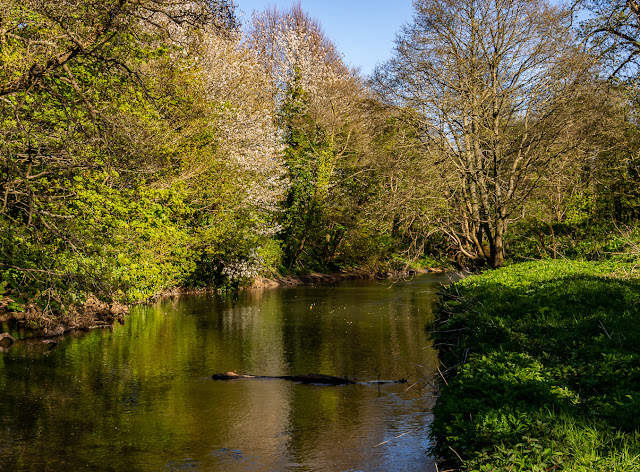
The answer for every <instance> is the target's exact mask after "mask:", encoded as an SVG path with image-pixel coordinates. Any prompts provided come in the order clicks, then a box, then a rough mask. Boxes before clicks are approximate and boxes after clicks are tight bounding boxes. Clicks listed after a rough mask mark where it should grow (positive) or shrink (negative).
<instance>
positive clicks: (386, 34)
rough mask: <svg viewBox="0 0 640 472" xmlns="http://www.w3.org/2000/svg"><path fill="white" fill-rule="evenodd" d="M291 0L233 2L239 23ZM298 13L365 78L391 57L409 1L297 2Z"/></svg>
mask: <svg viewBox="0 0 640 472" xmlns="http://www.w3.org/2000/svg"><path fill="white" fill-rule="evenodd" d="M293 3H294V1H293V0H286V1H285V0H234V4H235V5H237V8H238V10H239V11H238V13H240V12H242V13H244V17H243V18H242V20H243V22H244V21H247V20H248V19H250V18H251V12H252V11H253V10H258V11H261V10H264V9H265V8H266V7H268V6H273V5H276V6H277V7H278V8H283V9H288V8H289V7H291V5H292V4H293ZM301 4H302V9H303V10H304V11H306V12H307V13H309V15H311V16H312V17H314V18H316V19H318V20H319V21H320V23H321V24H322V28H323V29H324V32H325V33H326V35H327V37H329V39H331V41H332V42H333V43H334V44H335V45H336V47H337V48H338V51H340V52H341V53H342V54H343V55H344V61H345V63H346V64H348V65H351V66H353V67H360V70H361V72H362V73H363V74H369V73H371V71H372V70H373V69H374V67H375V66H376V64H377V63H379V62H384V61H385V60H386V59H388V58H389V56H390V55H391V50H392V49H393V40H394V39H395V36H396V33H397V32H398V30H399V29H400V27H401V26H402V25H403V24H405V23H407V22H409V21H410V20H411V17H412V11H413V9H412V0H394V1H393V2H389V1H388V0H386V1H382V0H301Z"/></svg>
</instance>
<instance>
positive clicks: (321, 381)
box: [211, 370, 406, 385]
mask: <svg viewBox="0 0 640 472" xmlns="http://www.w3.org/2000/svg"><path fill="white" fill-rule="evenodd" d="M211 378H212V379H213V380H237V379H282V380H291V381H293V382H300V383H305V384H316V385H354V384H357V383H361V384H385V383H405V382H406V380H405V379H401V380H371V381H368V382H356V381H355V380H351V379H347V378H344V377H334V376H332V375H324V374H303V375H273V376H271V375H248V374H238V373H237V372H236V371H235V370H234V371H231V372H223V373H221V374H213V375H212V376H211Z"/></svg>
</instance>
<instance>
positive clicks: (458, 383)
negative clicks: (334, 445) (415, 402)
mask: <svg viewBox="0 0 640 472" xmlns="http://www.w3.org/2000/svg"><path fill="white" fill-rule="evenodd" d="M529 267H530V268H531V269H535V267H536V266H535V264H530V265H529ZM439 323H440V324H439V326H438V329H437V330H436V331H435V332H434V335H433V336H434V339H435V345H436V347H437V348H438V349H439V350H440V358H441V360H442V362H443V364H444V365H445V367H449V373H450V377H449V379H448V385H443V388H442V392H441V395H440V398H439V400H438V403H437V405H436V407H435V410H434V412H435V421H434V424H433V427H432V433H433V435H434V437H435V438H436V440H437V444H438V445H437V446H436V450H435V452H436V454H438V455H439V456H440V457H443V458H445V459H449V460H450V461H453V463H455V464H456V465H459V459H460V458H462V459H464V460H470V462H469V464H476V465H477V464H482V463H484V464H488V463H491V464H493V465H492V466H496V464H498V463H502V462H504V461H505V460H506V457H507V456H508V457H511V459H512V460H516V458H517V460H521V461H522V464H521V467H523V468H521V469H519V468H513V469H511V470H534V469H535V467H534V466H535V464H541V463H542V464H545V465H549V464H551V465H550V467H551V466H553V467H560V466H561V464H563V463H566V461H574V462H575V461H577V460H578V458H576V457H575V452H572V451H574V450H575V447H574V446H573V445H572V444H571V441H574V440H575V441H583V440H584V441H586V440H587V439H585V438H582V439H580V438H579V434H578V435H577V436H576V435H575V434H573V435H570V434H568V433H567V431H569V430H571V431H574V432H575V431H585V434H587V433H586V432H588V431H593V430H594V429H595V430H598V431H605V432H610V434H611V435H613V436H615V437H617V438H618V440H615V441H614V440H609V439H607V437H606V434H605V436H604V437H603V439H602V441H603V445H601V446H597V447H598V448H599V452H598V453H597V454H595V456H598V454H599V457H602V456H607V455H608V456H611V457H612V456H613V455H615V454H617V453H619V452H620V449H621V448H622V449H625V450H628V449H629V442H628V441H629V440H631V448H632V449H633V448H634V447H635V448H638V445H639V444H640V441H639V440H638V436H637V434H636V432H637V431H638V430H639V428H640V283H638V281H630V280H622V279H616V278H609V277H602V276H599V275H589V274H585V273H577V274H563V275H561V276H553V275H551V276H549V275H548V274H546V273H545V274H542V275H541V274H536V271H535V270H532V271H531V272H530V273H526V272H525V273H523V272H522V270H517V269H516V270H509V269H503V270H501V271H496V272H495V273H488V274H485V275H482V276H478V277H474V278H471V279H469V280H467V281H464V282H463V283H461V284H458V285H456V286H452V287H449V288H448V289H447V290H446V292H445V293H444V294H443V299H442V302H441V306H440V319H439ZM452 366H456V367H455V368H452ZM563 425H564V426H563ZM567 425H568V426H567ZM589 434H590V435H591V436H593V434H592V433H589ZM621 435H622V436H621ZM570 437H573V438H574V439H570ZM576 438H577V439H576ZM620 438H622V439H620ZM630 438H631V439H630ZM633 438H635V439H633ZM594 447H596V446H595V445H594ZM603 448H604V449H603ZM600 449H603V450H600ZM500 451H502V452H500ZM517 451H519V452H517ZM543 452H544V454H543ZM638 454H640V451H638ZM458 456H460V457H458ZM543 456H544V457H543ZM501 461H502V462H501ZM512 465H513V464H512ZM532 467H533V468H532ZM638 467H639V468H640V462H639V463H638ZM487 470H490V469H487ZM494 470H500V469H494ZM540 470H546V469H540ZM612 470H614V469H612ZM620 470H624V469H620ZM634 470H635V469H634Z"/></svg>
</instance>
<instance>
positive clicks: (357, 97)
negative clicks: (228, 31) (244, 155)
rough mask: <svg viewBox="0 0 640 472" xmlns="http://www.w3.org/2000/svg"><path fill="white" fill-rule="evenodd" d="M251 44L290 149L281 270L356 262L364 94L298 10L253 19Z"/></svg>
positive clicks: (365, 141)
mask: <svg viewBox="0 0 640 472" xmlns="http://www.w3.org/2000/svg"><path fill="white" fill-rule="evenodd" d="M246 44H247V47H248V48H250V49H252V50H254V51H256V52H257V54H258V57H259V58H260V61H261V62H262V64H263V67H264V70H265V72H266V73H267V75H268V77H269V78H270V82H271V87H270V90H271V94H272V99H273V107H274V110H276V111H277V114H278V127H279V129H280V132H281V133H282V138H283V144H284V145H285V149H284V156H285V162H286V167H287V179H288V184H289V188H288V190H287V193H286V195H285V199H284V200H283V205H282V208H281V210H282V211H281V212H280V214H279V220H278V221H279V222H280V224H281V225H282V231H281V232H280V238H281V240H282V244H283V251H284V261H283V262H284V266H285V267H286V268H287V269H288V270H310V269H324V270H326V269H327V268H331V266H332V265H334V267H335V263H336V261H337V260H338V259H340V258H343V260H344V259H348V258H349V257H351V256H353V255H354V251H353V249H352V244H353V242H354V240H356V239H358V238H357V237H356V234H357V233H359V229H360V226H359V225H360V222H361V219H360V218H361V216H362V215H358V211H357V207H358V206H359V205H360V204H361V202H362V201H363V200H365V199H366V194H367V189H366V187H367V185H366V184H365V185H363V181H364V180H365V179H366V176H367V175H371V174H370V172H369V171H370V164H371V163H370V160H369V156H370V151H371V147H370V145H371V143H372V136H371V134H370V130H371V121H370V120H369V115H368V111H367V107H366V104H365V102H366V99H367V90H366V88H365V86H364V84H363V83H362V81H361V80H360V78H359V77H358V76H357V74H355V73H353V72H352V71H349V70H348V69H347V68H346V67H345V65H344V64H343V63H342V60H341V57H340V55H339V54H338V52H337V51H336V49H335V47H334V46H333V44H332V43H331V41H329V40H328V39H327V37H326V36H325V35H324V33H323V31H322V28H321V26H320V24H319V22H318V21H317V20H315V19H313V18H311V17H309V15H307V14H306V13H304V12H303V11H302V9H301V7H300V4H297V5H294V6H293V7H292V8H291V9H290V10H288V11H278V10H277V9H270V10H266V11H264V12H262V13H261V14H255V15H254V17H253V21H252V26H251V29H250V31H249V34H248V37H247V40H246ZM356 245H357V243H356ZM360 256H362V254H361V255H360Z"/></svg>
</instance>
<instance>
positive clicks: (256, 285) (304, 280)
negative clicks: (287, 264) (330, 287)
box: [249, 270, 376, 289]
mask: <svg viewBox="0 0 640 472" xmlns="http://www.w3.org/2000/svg"><path fill="white" fill-rule="evenodd" d="M375 277H376V274H374V273H371V272H367V271H364V270H354V271H349V272H337V273H334V274H319V273H311V274H306V275H288V276H282V277H276V278H273V279H267V278H263V277H259V278H257V279H256V280H254V282H253V284H252V285H251V286H250V287H249V288H250V289H261V288H278V287H295V286H297V285H313V284H328V283H336V282H341V281H343V280H357V279H373V278H375Z"/></svg>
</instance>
